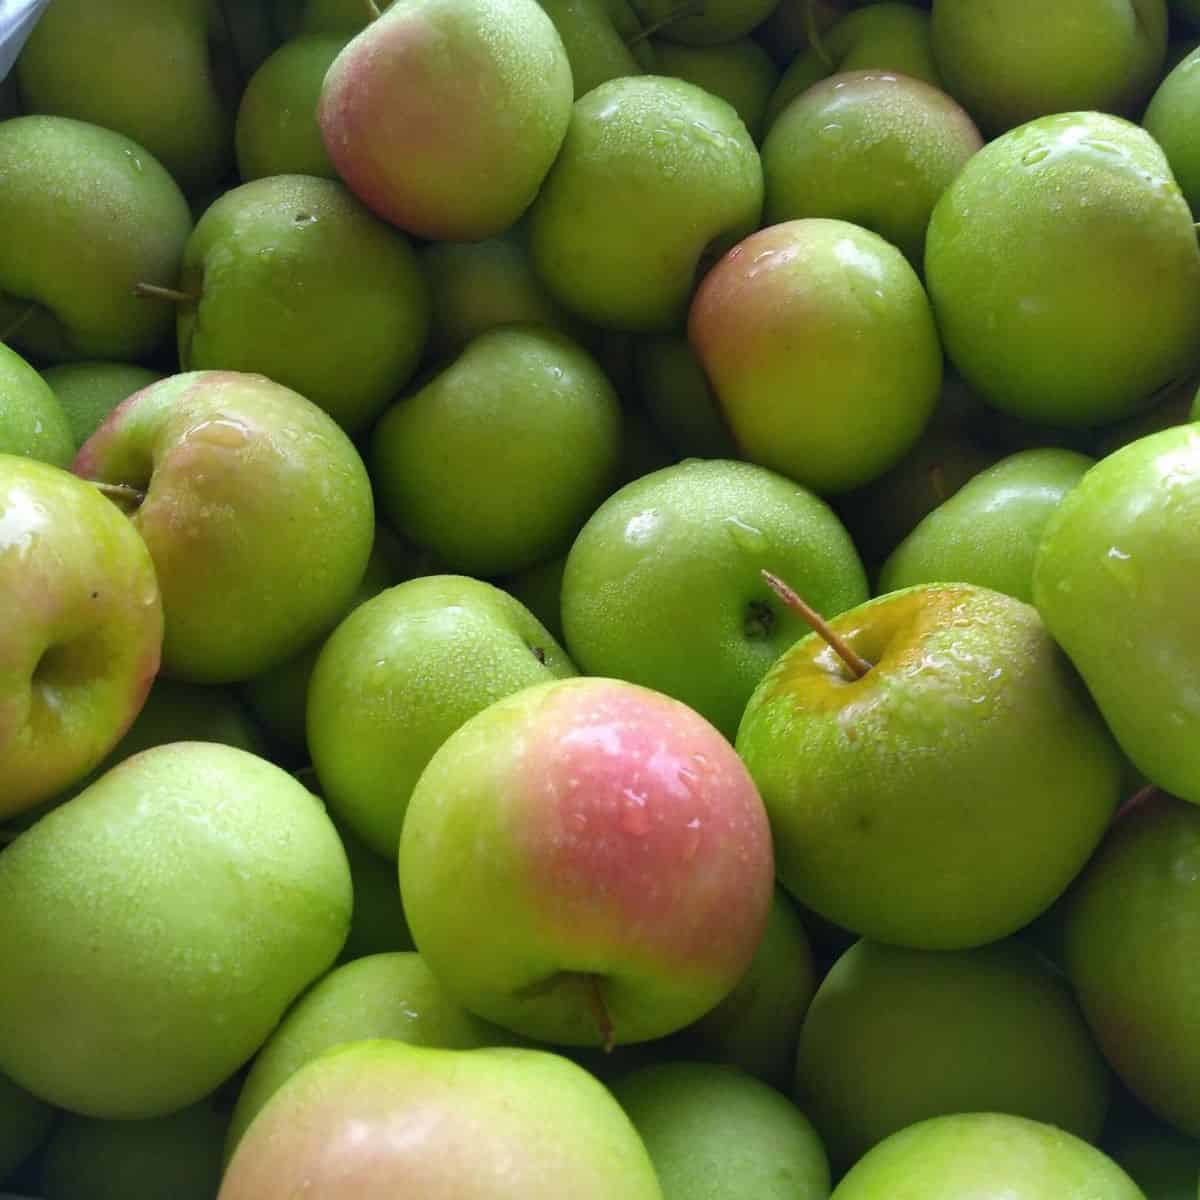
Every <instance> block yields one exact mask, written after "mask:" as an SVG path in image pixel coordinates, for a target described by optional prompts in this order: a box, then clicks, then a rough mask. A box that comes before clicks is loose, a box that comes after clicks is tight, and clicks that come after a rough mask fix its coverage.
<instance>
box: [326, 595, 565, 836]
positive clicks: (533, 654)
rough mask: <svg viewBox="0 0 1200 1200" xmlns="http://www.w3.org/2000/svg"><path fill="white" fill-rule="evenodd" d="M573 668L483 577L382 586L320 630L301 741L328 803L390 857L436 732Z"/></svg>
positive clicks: (441, 734) (440, 734)
mask: <svg viewBox="0 0 1200 1200" xmlns="http://www.w3.org/2000/svg"><path fill="white" fill-rule="evenodd" d="M573 674H574V667H573V666H572V664H571V662H570V660H569V659H568V658H567V656H566V655H565V654H564V653H563V651H562V650H561V648H560V647H559V645H558V643H557V642H555V640H554V639H553V638H552V637H551V636H550V634H549V633H548V632H547V631H546V629H545V628H544V627H543V626H542V624H541V623H540V622H539V621H538V620H537V618H535V617H534V616H533V614H532V613H530V612H529V611H528V610H527V609H526V608H525V607H524V606H523V605H522V604H520V603H519V602H518V601H517V600H515V599H513V597H512V596H510V595H508V593H507V592H503V591H501V590H500V589H499V588H497V587H493V586H492V585H491V584H489V583H484V582H483V581H482V580H478V579H469V578H467V577H465V576H452V575H431V576H427V577H426V578H423V579H413V580H410V581H408V582H407V583H402V584H400V585H399V586H397V587H394V588H389V589H388V590H387V591H385V592H382V593H380V594H379V595H378V596H376V597H374V598H373V599H371V600H368V601H367V602H366V603H365V604H363V605H362V606H361V607H359V608H357V609H355V611H354V612H352V613H351V614H350V615H349V616H348V617H346V619H345V620H344V621H342V623H341V624H340V625H339V626H338V627H337V629H335V630H334V632H333V633H332V634H331V635H330V637H329V639H328V641H326V642H325V645H324V646H323V648H322V650H321V653H320V656H319V657H318V659H317V664H316V667H315V668H314V669H313V673H312V677H311V679H310V681H309V685H308V747H309V751H310V753H311V754H312V759H313V764H314V766H315V767H316V770H317V777H318V778H319V779H320V781H321V790H322V792H323V794H324V796H325V798H326V800H327V802H328V804H329V807H330V809H331V811H332V812H333V813H335V814H336V815H337V817H338V819H339V820H341V821H343V822H344V823H345V824H346V825H348V826H349V827H350V829H352V830H353V831H354V832H355V833H356V834H357V835H358V836H359V837H360V838H362V840H363V841H364V842H365V843H366V844H367V845H368V846H370V847H371V848H372V849H373V850H374V851H375V852H376V853H377V854H381V855H384V856H386V857H388V858H392V859H394V858H395V855H396V848H397V846H398V845H399V842H400V829H401V826H402V825H403V823H404V813H405V810H406V809H407V807H408V801H409V796H410V794H411V793H412V790H413V787H414V786H415V784H416V782H417V779H418V778H419V777H420V775H421V772H422V771H423V770H424V769H425V765H426V763H428V761H429V759H430V758H431V757H432V756H433V753H434V751H435V750H437V749H438V747H439V746H440V745H441V744H442V743H443V742H444V741H445V740H446V738H448V737H449V736H450V735H451V734H452V733H453V732H454V731H455V730H456V729H457V728H458V727H459V726H460V725H461V724H462V723H463V722H464V721H466V720H467V718H468V717H471V716H474V714H475V713H477V712H479V711H480V710H481V709H484V708H486V707H487V706H488V705H490V704H491V703H492V702H493V701H495V700H499V699H500V698H501V697H502V696H507V695H508V694H509V693H510V692H515V691H517V690H519V689H521V688H525V687H529V686H531V685H532V684H535V683H544V682H546V681H547V680H551V679H559V678H562V677H564V676H567V675H573Z"/></svg>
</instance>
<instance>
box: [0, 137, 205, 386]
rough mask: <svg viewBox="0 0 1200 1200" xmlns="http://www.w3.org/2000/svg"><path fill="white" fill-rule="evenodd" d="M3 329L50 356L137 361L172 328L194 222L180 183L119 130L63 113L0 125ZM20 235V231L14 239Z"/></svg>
mask: <svg viewBox="0 0 1200 1200" xmlns="http://www.w3.org/2000/svg"><path fill="white" fill-rule="evenodd" d="M0 178H3V180H4V187H3V188H2V189H0V228H2V229H5V230H8V231H10V234H9V236H8V237H6V238H5V240H4V245H3V247H0V329H3V330H5V331H6V336H5V341H6V342H8V344H9V345H11V346H12V347H13V348H14V349H16V350H19V351H21V352H22V353H26V354H29V355H31V356H35V357H37V358H40V359H46V360H49V361H52V362H70V361H75V360H78V359H82V358H112V359H116V360H118V361H136V360H137V359H139V358H142V357H143V356H145V355H147V354H150V353H151V352H153V351H154V350H155V349H156V348H157V347H158V346H159V345H160V344H161V343H162V342H163V340H164V338H165V336H166V335H167V333H168V331H169V330H170V327H171V322H172V319H173V313H172V309H171V305H170V303H169V302H167V301H166V300H163V299H160V298H156V297H152V296H144V295H139V294H138V292H137V291H136V290H135V289H136V288H137V286H138V285H139V284H152V285H154V286H156V287H162V286H166V287H168V288H170V287H174V285H175V283H176V282H177V280H178V276H179V265H180V262H181V260H182V258H183V246H184V243H185V242H186V240H187V237H188V234H189V233H191V229H192V217H191V213H190V211H189V209H188V206H187V201H186V200H184V198H183V193H182V192H180V190H179V187H178V185H177V184H176V183H175V181H174V180H173V179H172V178H171V176H170V175H168V174H167V171H166V169H165V168H164V167H163V166H162V165H161V164H160V163H159V162H158V160H157V159H156V158H154V157H153V156H152V155H151V154H150V153H149V151H147V150H145V149H144V148H143V147H141V146H139V145H138V144H137V143H136V142H133V141H130V139H129V138H127V137H124V136H123V135H122V134H119V133H114V132H113V131H112V130H109V129H101V128H99V126H96V125H89V124H86V123H85V122H83V121H75V120H72V119H71V118H69V117H46V116H29V117H14V118H13V119H12V120H9V121H4V122H0ZM18 231H19V235H18Z"/></svg>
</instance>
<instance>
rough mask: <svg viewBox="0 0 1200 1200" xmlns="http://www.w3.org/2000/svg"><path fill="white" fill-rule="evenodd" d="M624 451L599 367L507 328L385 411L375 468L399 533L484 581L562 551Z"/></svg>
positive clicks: (561, 339)
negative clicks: (482, 517) (483, 513)
mask: <svg viewBox="0 0 1200 1200" xmlns="http://www.w3.org/2000/svg"><path fill="white" fill-rule="evenodd" d="M501 446H502V447H503V448H504V453H503V454H499V453H497V447H501ZM620 446H621V408H620V404H619V403H618V400H617V396H616V393H615V392H614V391H613V388H612V384H611V383H610V382H609V381H608V377H607V376H606V375H605V374H604V372H603V371H602V370H601V369H600V367H599V366H598V365H597V363H596V361H595V359H593V358H592V356H591V355H590V354H588V353H587V351H585V350H584V349H583V348H582V347H580V346H579V345H577V344H576V343H575V342H574V341H572V339H570V338H568V337H566V336H565V335H563V334H560V333H558V332H557V331H556V330H552V329H548V328H546V327H543V326H534V325H508V326H504V327H502V328H497V329H492V330H489V331H488V332H486V333H483V334H480V335H479V336H478V337H476V338H475V339H474V340H473V341H471V342H470V343H469V344H468V346H467V347H466V349H465V350H463V352H462V353H461V354H460V355H459V356H458V357H457V358H456V359H455V360H454V361H453V362H452V363H451V364H450V365H449V366H447V367H445V368H444V369H443V370H441V371H440V372H438V373H437V374H436V375H434V376H433V378H431V379H429V381H428V382H426V383H425V384H424V386H423V387H421V388H420V389H419V390H418V391H416V392H415V394H413V395H410V396H407V397H405V398H403V399H401V400H399V401H398V402H397V403H396V404H394V405H393V406H392V407H391V408H389V409H388V410H387V412H385V413H384V415H383V417H382V418H381V419H380V420H379V422H378V424H377V425H376V426H375V428H374V431H373V432H372V434H371V443H370V453H369V462H370V466H371V478H372V481H373V482H374V484H375V489H376V494H377V495H378V498H379V507H380V510H381V512H382V513H383V515H384V517H385V518H386V519H387V521H388V522H389V523H390V524H391V525H392V527H393V528H394V529H396V530H397V531H398V532H399V533H400V534H402V535H403V536H404V537H407V538H408V539H409V540H410V541H413V542H415V543H416V544H417V545H420V546H425V547H428V548H429V549H430V550H432V551H433V553H434V554H436V555H437V556H438V558H440V559H441V560H442V561H443V562H444V563H445V564H446V565H447V567H449V569H450V570H452V571H461V572H463V573H465V574H471V575H478V576H485V577H486V576H495V575H503V574H507V573H509V572H512V571H519V570H522V569H523V568H525V567H530V566H533V565H534V564H535V563H539V562H544V561H545V560H546V559H548V558H553V557H554V556H555V555H556V554H559V553H561V552H562V551H564V550H565V549H566V548H567V547H568V546H569V545H570V542H571V539H572V538H573V537H574V536H575V533H576V532H577V531H578V529H579V528H580V526H581V525H582V524H583V523H584V521H585V520H586V519H587V517H588V515H589V514H590V513H591V512H592V510H593V509H594V508H595V507H596V505H597V504H598V503H599V502H600V500H601V499H603V497H604V496H605V495H607V494H608V491H609V488H610V486H611V484H612V482H613V480H614V477H615V475H616V471H617V466H618V458H619V454H620ZM481 505H482V506H484V507H483V508H482V509H481V507H480V506H481ZM481 511H486V512H487V514H488V517H487V520H486V521H481V520H480V519H479V516H480V512H481Z"/></svg>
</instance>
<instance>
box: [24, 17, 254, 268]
mask: <svg viewBox="0 0 1200 1200" xmlns="http://www.w3.org/2000/svg"><path fill="white" fill-rule="evenodd" d="M247 7H249V6H247ZM209 8H210V2H209V0H107V2H106V3H105V4H104V6H103V7H97V6H96V5H95V4H91V3H89V0H54V3H53V4H51V5H50V6H49V7H48V8H47V9H46V11H45V12H44V13H43V14H42V17H41V19H40V20H39V21H38V23H37V25H36V27H35V28H34V30H33V33H32V34H30V36H29V40H28V41H27V42H26V43H25V47H24V49H23V50H22V51H21V55H20V57H19V58H18V59H17V66H16V73H17V82H18V84H19V85H20V88H21V100H22V103H23V105H24V109H25V111H26V112H27V113H50V114H53V115H55V116H60V117H73V118H75V119H76V120H78V121H87V122H89V123H91V124H93V125H102V126H104V127H105V128H106V129H112V130H115V131H116V132H117V133H122V134H124V135H125V136H126V137H128V138H131V139H132V140H133V141H135V142H137V143H138V145H140V146H143V147H144V148H145V149H146V150H148V151H149V152H150V153H151V154H152V155H154V157H155V158H156V159H157V160H158V161H159V162H161V163H162V164H163V166H164V167H166V168H167V170H168V171H170V172H171V174H172V175H173V176H174V177H175V179H176V180H177V181H178V183H179V184H180V186H181V187H182V188H183V189H184V191H185V192H188V193H189V194H194V193H197V192H204V191H207V190H209V189H211V188H215V187H217V186H219V185H220V183H221V180H222V178H223V177H224V175H225V174H226V172H227V171H228V169H229V167H230V166H231V165H232V163H233V121H232V119H231V115H230V113H229V112H228V110H227V109H226V107H225V105H224V104H223V103H222V101H221V97H220V96H219V94H218V90H217V86H216V81H215V79H214V77H213V68H212V64H211V59H210V55H209V40H208V38H209ZM151 282H153V281H151Z"/></svg>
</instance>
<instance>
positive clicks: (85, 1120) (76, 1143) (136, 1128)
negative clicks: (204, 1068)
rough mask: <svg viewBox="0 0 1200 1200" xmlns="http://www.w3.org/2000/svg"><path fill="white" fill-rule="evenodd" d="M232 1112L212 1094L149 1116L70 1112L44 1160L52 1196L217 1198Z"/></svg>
mask: <svg viewBox="0 0 1200 1200" xmlns="http://www.w3.org/2000/svg"><path fill="white" fill-rule="evenodd" d="M228 1124H229V1116H228V1114H227V1113H224V1112H222V1111H221V1109H220V1107H219V1106H218V1104H217V1103H216V1102H215V1101H214V1100H211V1099H210V1100H205V1101H201V1102H200V1103H199V1104H194V1105H191V1106H190V1107H188V1108H184V1109H181V1110H180V1111H179V1112H176V1113H171V1114H170V1115H169V1116H164V1117H152V1118H150V1119H149V1120H146V1121H97V1120H93V1119H91V1118H89V1117H77V1116H73V1115H68V1116H66V1117H65V1118H64V1119H63V1121H62V1122H61V1124H60V1125H59V1126H58V1128H57V1129H55V1131H54V1135H53V1136H52V1137H51V1139H50V1142H49V1145H47V1147H46V1152H45V1158H44V1159H43V1162H42V1171H41V1183H42V1187H41V1191H42V1195H43V1196H45V1198H46V1200H129V1198H130V1197H133V1196H136V1197H137V1198H138V1200H212V1198H213V1197H214V1196H215V1195H216V1194H217V1189H218V1187H219V1186H220V1183H221V1146H222V1144H223V1142H224V1138H225V1129H226V1127H227V1126H228Z"/></svg>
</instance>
